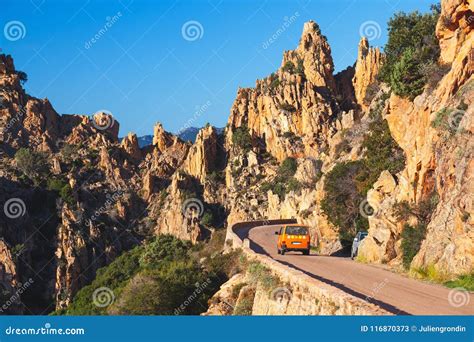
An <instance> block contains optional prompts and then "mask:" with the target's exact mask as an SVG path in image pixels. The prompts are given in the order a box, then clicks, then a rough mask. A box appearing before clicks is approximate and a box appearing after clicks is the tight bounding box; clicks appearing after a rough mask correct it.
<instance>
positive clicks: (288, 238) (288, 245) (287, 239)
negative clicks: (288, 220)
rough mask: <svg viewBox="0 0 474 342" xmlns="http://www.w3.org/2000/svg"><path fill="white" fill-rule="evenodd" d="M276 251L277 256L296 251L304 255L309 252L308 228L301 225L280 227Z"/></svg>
mask: <svg viewBox="0 0 474 342" xmlns="http://www.w3.org/2000/svg"><path fill="white" fill-rule="evenodd" d="M275 234H276V235H278V242H277V249H278V254H282V255H284V254H285V253H286V252H291V251H298V252H303V254H304V255H309V252H310V248H311V245H310V241H311V239H310V236H309V228H308V227H307V226H303V225H301V224H288V225H285V226H282V227H281V228H280V230H279V231H278V232H275Z"/></svg>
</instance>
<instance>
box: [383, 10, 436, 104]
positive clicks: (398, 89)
mask: <svg viewBox="0 0 474 342" xmlns="http://www.w3.org/2000/svg"><path fill="white" fill-rule="evenodd" d="M439 14H440V7H439V6H433V7H432V11H431V12H430V13H426V14H421V13H419V12H417V11H416V12H413V13H404V12H400V13H397V14H395V15H394V16H393V17H392V18H390V20H389V22H388V31H389V34H388V42H387V44H386V45H385V47H384V52H385V55H386V61H385V63H384V65H383V67H382V69H381V72H380V78H381V79H382V80H383V81H385V82H386V83H389V84H390V85H391V87H392V89H393V91H394V92H395V93H396V94H397V95H400V96H403V97H408V98H414V97H415V96H417V95H419V94H420V93H421V92H422V91H423V87H424V85H425V84H426V83H427V81H428V79H427V78H426V77H425V75H423V73H422V66H423V64H426V63H430V62H436V61H437V60H438V57H439V54H440V49H439V44H438V41H437V38H436V35H435V29H436V23H437V21H438V17H439Z"/></svg>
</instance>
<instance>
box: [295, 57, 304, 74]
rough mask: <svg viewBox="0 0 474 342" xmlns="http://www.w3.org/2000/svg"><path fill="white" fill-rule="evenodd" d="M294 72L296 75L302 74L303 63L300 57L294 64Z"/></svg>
mask: <svg viewBox="0 0 474 342" xmlns="http://www.w3.org/2000/svg"><path fill="white" fill-rule="evenodd" d="M295 73H297V74H298V75H302V76H304V65H303V60H302V59H301V58H298V63H297V64H296V68H295Z"/></svg>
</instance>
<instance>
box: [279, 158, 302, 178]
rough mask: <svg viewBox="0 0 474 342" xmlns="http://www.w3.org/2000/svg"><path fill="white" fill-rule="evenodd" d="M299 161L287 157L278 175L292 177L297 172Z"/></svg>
mask: <svg viewBox="0 0 474 342" xmlns="http://www.w3.org/2000/svg"><path fill="white" fill-rule="evenodd" d="M297 168H298V162H297V161H296V159H295V158H291V157H288V158H286V159H285V160H284V161H283V162H282V163H281V165H280V167H279V168H278V175H279V176H280V177H292V176H294V174H295V173H296V169H297Z"/></svg>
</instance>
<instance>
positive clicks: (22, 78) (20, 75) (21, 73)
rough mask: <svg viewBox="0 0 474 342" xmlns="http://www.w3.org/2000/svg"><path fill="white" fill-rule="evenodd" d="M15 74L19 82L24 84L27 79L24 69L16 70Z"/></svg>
mask: <svg viewBox="0 0 474 342" xmlns="http://www.w3.org/2000/svg"><path fill="white" fill-rule="evenodd" d="M16 74H17V75H18V78H19V79H20V83H21V84H22V85H24V84H25V83H26V82H27V81H28V75H27V74H26V72H24V71H17V72H16Z"/></svg>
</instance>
